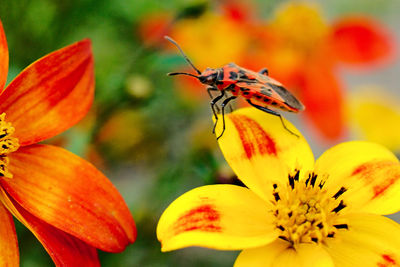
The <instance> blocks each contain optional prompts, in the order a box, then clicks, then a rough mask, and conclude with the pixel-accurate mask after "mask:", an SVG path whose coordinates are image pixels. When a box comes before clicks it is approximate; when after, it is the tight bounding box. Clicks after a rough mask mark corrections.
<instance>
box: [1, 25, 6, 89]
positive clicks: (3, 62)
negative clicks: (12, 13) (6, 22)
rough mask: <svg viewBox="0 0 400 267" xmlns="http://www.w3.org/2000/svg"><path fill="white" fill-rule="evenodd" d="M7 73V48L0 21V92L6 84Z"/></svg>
mask: <svg viewBox="0 0 400 267" xmlns="http://www.w3.org/2000/svg"><path fill="white" fill-rule="evenodd" d="M7 73H8V47H7V40H6V34H5V33H4V29H3V24H2V23H1V21H0V91H2V90H3V87H4V85H5V84H6V80H7Z"/></svg>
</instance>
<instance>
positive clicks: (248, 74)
mask: <svg viewBox="0 0 400 267" xmlns="http://www.w3.org/2000/svg"><path fill="white" fill-rule="evenodd" d="M165 39H167V40H168V41H170V42H171V43H172V44H174V45H175V46H176V47H177V48H178V50H179V51H180V53H181V54H182V56H183V57H184V59H185V60H186V62H187V63H189V65H190V66H191V67H192V68H193V69H194V70H195V71H196V72H197V74H198V75H194V74H191V73H187V72H171V73H168V75H169V76H173V75H187V76H191V77H194V78H197V79H198V80H199V81H200V82H201V83H203V84H205V85H207V92H208V94H209V95H210V97H211V98H212V100H211V102H210V104H211V109H212V112H213V115H214V117H215V123H214V128H213V133H215V128H216V125H217V122H218V116H217V112H216V110H215V105H216V104H217V103H218V102H219V101H220V100H221V99H223V98H224V97H225V99H224V100H223V101H222V103H221V113H222V132H221V134H220V135H219V136H218V137H217V140H218V139H219V138H220V137H221V136H222V135H223V134H224V132H225V117H224V115H225V107H226V106H227V104H228V103H229V102H230V101H232V100H233V99H235V98H237V97H238V96H242V97H244V98H245V99H246V101H247V102H248V103H249V104H250V105H252V106H253V107H255V108H257V109H259V110H262V111H264V112H267V113H269V114H272V115H275V116H278V117H279V118H280V120H281V123H282V125H283V127H284V128H285V129H286V130H287V131H288V132H289V133H291V134H293V135H295V136H297V137H298V135H297V134H295V133H294V132H292V131H291V130H289V129H288V128H287V127H286V125H285V123H284V121H283V119H282V116H281V114H280V113H278V112H277V111H275V110H272V109H270V108H269V107H272V108H275V109H280V110H284V111H288V112H295V113H297V112H299V111H302V110H304V109H305V107H304V105H303V104H302V103H301V102H300V101H299V100H298V99H297V98H296V97H295V96H293V95H292V94H291V93H290V92H289V91H288V90H287V89H286V88H284V87H283V86H282V84H281V83H280V82H278V81H276V80H274V79H272V78H271V77H269V76H268V70H267V69H266V68H264V69H262V70H260V71H259V72H254V71H251V70H248V69H245V68H242V67H239V66H237V65H236V64H234V63H229V64H226V65H224V66H223V67H221V68H217V69H212V68H207V69H205V70H204V71H203V72H201V71H200V70H199V69H197V68H196V67H195V66H194V65H193V63H192V62H191V61H190V59H189V58H188V57H187V56H186V55H185V53H184V52H183V50H182V49H181V48H180V46H179V45H178V44H177V43H176V42H175V41H174V40H173V39H171V38H170V37H168V36H165ZM211 91H219V92H220V93H221V94H220V95H218V96H216V97H213V96H212V94H211ZM228 92H229V93H230V95H227V93H228Z"/></svg>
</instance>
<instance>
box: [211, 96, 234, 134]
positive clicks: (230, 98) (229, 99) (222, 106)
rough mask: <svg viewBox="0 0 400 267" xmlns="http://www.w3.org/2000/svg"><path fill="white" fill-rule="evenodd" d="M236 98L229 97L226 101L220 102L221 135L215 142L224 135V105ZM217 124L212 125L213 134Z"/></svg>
mask: <svg viewBox="0 0 400 267" xmlns="http://www.w3.org/2000/svg"><path fill="white" fill-rule="evenodd" d="M235 98H236V96H231V97H228V98H227V99H225V100H224V102H222V104H221V110H222V132H221V134H220V135H219V136H218V137H217V140H218V139H219V138H220V137H221V136H222V135H223V134H224V132H225V107H226V105H227V104H228V103H229V102H230V101H231V100H233V99H235ZM216 125H217V124H214V129H213V133H215V126H216Z"/></svg>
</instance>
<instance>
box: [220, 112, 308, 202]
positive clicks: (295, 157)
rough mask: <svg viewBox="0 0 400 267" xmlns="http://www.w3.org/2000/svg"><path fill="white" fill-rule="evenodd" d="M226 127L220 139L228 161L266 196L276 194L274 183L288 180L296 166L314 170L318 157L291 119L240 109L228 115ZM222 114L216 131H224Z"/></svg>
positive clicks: (241, 176)
mask: <svg viewBox="0 0 400 267" xmlns="http://www.w3.org/2000/svg"><path fill="white" fill-rule="evenodd" d="M225 120H226V129H225V132H224V134H223V135H222V137H221V138H220V139H219V145H220V148H221V150H222V152H223V154H224V156H225V159H226V161H227V162H228V164H229V165H230V166H231V167H232V169H233V170H234V172H235V173H236V174H237V175H238V177H239V179H240V180H242V182H243V183H245V184H246V186H248V187H249V188H250V189H251V190H253V191H254V192H255V193H256V194H257V195H259V196H260V197H262V198H264V199H266V200H267V199H269V198H270V197H272V194H271V190H272V183H279V182H283V183H285V184H286V183H287V178H288V174H294V171H295V170H296V169H298V170H301V171H304V172H307V171H308V170H311V169H313V166H314V156H313V154H312V151H311V149H310V147H309V145H308V144H307V142H306V140H305V139H304V137H303V136H301V134H300V133H299V131H298V130H297V129H296V128H295V127H294V126H293V125H292V124H291V123H290V122H289V121H287V120H285V119H284V121H285V125H286V127H287V128H288V129H290V131H292V132H294V133H296V134H297V135H298V136H299V137H297V136H295V135H293V134H291V133H290V132H289V131H288V130H286V129H285V128H284V127H283V125H282V123H281V120H280V119H279V117H277V116H274V115H271V114H268V113H266V112H263V111H260V110H258V109H255V108H243V109H239V110H237V111H235V112H233V113H231V114H229V115H226V116H225ZM221 130H222V118H221V117H219V121H218V124H217V129H216V133H217V135H218V134H219V133H221Z"/></svg>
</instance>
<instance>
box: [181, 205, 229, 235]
mask: <svg viewBox="0 0 400 267" xmlns="http://www.w3.org/2000/svg"><path fill="white" fill-rule="evenodd" d="M219 220H220V215H219V213H218V211H217V210H216V209H215V207H214V206H213V205H210V204H204V205H201V206H198V207H196V208H194V209H191V210H189V211H188V212H186V213H185V214H183V215H182V216H181V217H179V218H178V220H177V221H176V223H175V225H174V232H175V235H177V234H180V233H183V232H189V231H195V230H199V231H202V232H220V231H221V230H222V228H221V226H220V225H219Z"/></svg>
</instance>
